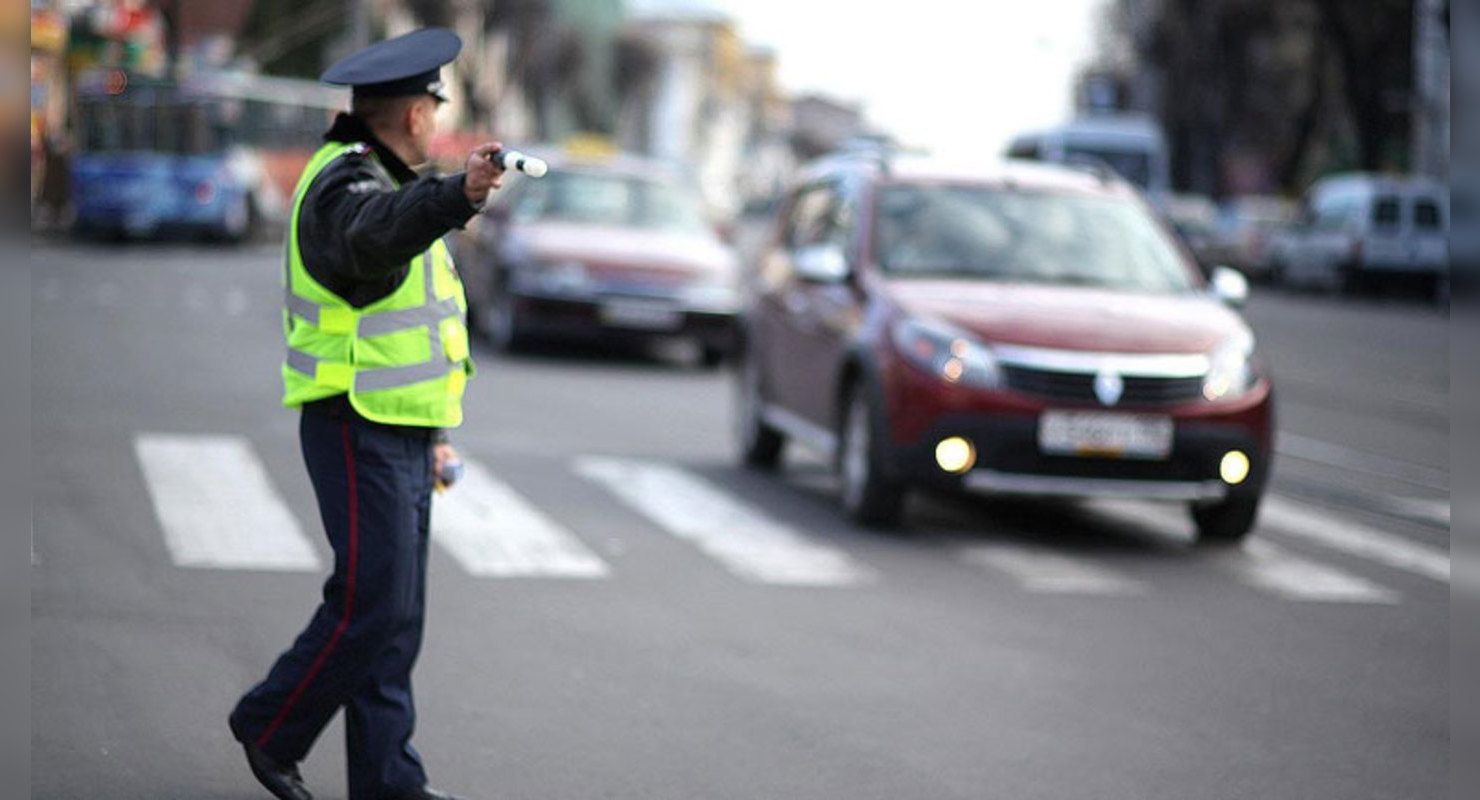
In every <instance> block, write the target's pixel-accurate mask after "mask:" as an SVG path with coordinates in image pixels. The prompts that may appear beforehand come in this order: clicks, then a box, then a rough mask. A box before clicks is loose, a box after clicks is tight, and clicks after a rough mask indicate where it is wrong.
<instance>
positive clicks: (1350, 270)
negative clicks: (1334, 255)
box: [1336, 264, 1372, 297]
mask: <svg viewBox="0 0 1480 800" xmlns="http://www.w3.org/2000/svg"><path fill="white" fill-rule="evenodd" d="M1336 288H1337V291H1338V292H1339V293H1340V294H1343V295H1346V296H1347V297H1362V296H1364V295H1367V294H1369V293H1370V292H1371V289H1372V280H1371V278H1370V277H1369V276H1368V275H1367V274H1366V273H1365V272H1363V271H1362V270H1361V268H1360V267H1357V266H1356V265H1355V264H1343V265H1341V266H1340V267H1337V268H1336Z"/></svg>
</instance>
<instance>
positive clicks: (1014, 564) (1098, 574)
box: [958, 542, 1146, 596]
mask: <svg viewBox="0 0 1480 800" xmlns="http://www.w3.org/2000/svg"><path fill="white" fill-rule="evenodd" d="M958 556H959V558H960V559H961V560H962V561H965V562H966V563H969V564H976V565H980V566H986V567H989V568H992V569H995V570H999V571H1001V572H1005V573H1007V574H1008V575H1010V576H1012V577H1013V578H1015V579H1016V580H1017V581H1018V582H1019V583H1020V584H1022V587H1023V588H1024V589H1026V590H1027V591H1029V592H1035V593H1041V594H1076V595H1112V596H1113V595H1140V594H1145V593H1146V586H1145V585H1144V584H1142V583H1141V582H1140V581H1137V580H1134V579H1131V578H1128V577H1126V576H1124V575H1121V574H1120V573H1118V572H1116V571H1114V570H1111V569H1110V568H1108V567H1104V566H1101V565H1099V564H1095V563H1093V562H1090V561H1087V560H1085V559H1082V558H1075V557H1073V556H1068V555H1064V554H1062V553H1056V552H1054V551H1052V550H1050V549H1048V548H1046V547H1042V546H1039V545H1035V544H1029V543H1015V542H992V543H988V544H974V545H969V546H966V547H962V548H961V549H960V550H959V551H958Z"/></svg>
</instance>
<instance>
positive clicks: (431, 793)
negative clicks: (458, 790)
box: [396, 786, 462, 800]
mask: <svg viewBox="0 0 1480 800" xmlns="http://www.w3.org/2000/svg"><path fill="white" fill-rule="evenodd" d="M396 800H462V798H459V797H454V796H452V795H450V794H447V793H446V792H439V791H437V790H436V789H433V788H432V787H430V786H423V787H421V788H420V789H415V790H413V791H411V792H409V793H407V794H403V795H401V796H400V797H398V798H396Z"/></svg>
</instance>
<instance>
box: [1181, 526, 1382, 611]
mask: <svg viewBox="0 0 1480 800" xmlns="http://www.w3.org/2000/svg"><path fill="white" fill-rule="evenodd" d="M1210 559H1211V560H1212V561H1213V563H1215V564H1217V565H1218V566H1220V567H1222V568H1224V569H1226V570H1228V571H1229V572H1230V573H1232V574H1233V575H1234V576H1235V577H1237V578H1238V579H1239V580H1241V581H1243V582H1244V583H1246V584H1248V585H1250V586H1252V587H1254V588H1256V589H1262V590H1264V591H1267V592H1271V593H1273V594H1276V595H1279V596H1280V597H1283V598H1285V599H1287V600H1299V601H1308V602H1322V603H1396V602H1397V601H1398V595H1397V593H1396V592H1393V591H1392V590H1390V589H1385V588H1383V587H1381V586H1378V585H1377V584H1375V583H1372V582H1371V581H1368V580H1366V579H1365V578H1359V577H1357V576H1355V575H1350V574H1348V573H1346V572H1342V571H1341V570H1339V569H1336V568H1335V567H1329V566H1326V565H1325V564H1321V563H1318V562H1315V561H1310V560H1308V559H1304V558H1301V557H1299V556H1296V555H1294V554H1292V553H1290V552H1288V551H1286V550H1285V549H1284V548H1281V547H1278V546H1276V545H1273V544H1270V543H1269V542H1267V541H1264V540H1262V539H1251V540H1249V541H1246V542H1244V544H1243V547H1241V548H1239V549H1238V550H1229V551H1228V552H1222V553H1213V554H1210Z"/></svg>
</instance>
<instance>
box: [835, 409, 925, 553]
mask: <svg viewBox="0 0 1480 800" xmlns="http://www.w3.org/2000/svg"><path fill="white" fill-rule="evenodd" d="M884 430H885V424H884V418H883V413H882V411H881V410H880V409H879V408H878V407H877V405H876V404H875V403H874V402H873V400H872V399H871V398H870V396H869V392H868V391H867V390H866V389H865V388H864V386H862V385H858V384H855V385H854V386H853V387H852V388H851V389H850V390H849V391H848V394H847V396H846V398H845V399H844V403H843V419H842V424H841V425H840V426H839V431H838V453H837V464H836V468H837V473H838V477H839V478H840V482H841V484H842V501H843V510H844V511H846V512H847V514H848V516H849V518H851V519H852V520H853V521H854V522H858V523H860V524H862V525H867V526H869V527H873V528H893V527H896V526H898V525H899V523H900V520H901V519H902V518H903V517H904V504H905V498H906V496H907V491H906V489H905V486H904V485H903V484H902V483H900V482H898V481H896V480H894V479H893V478H891V477H889V476H888V474H887V473H886V471H885V467H884V464H885V456H884V449H883V447H884V444H883V443H884V441H885V436H884Z"/></svg>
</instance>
